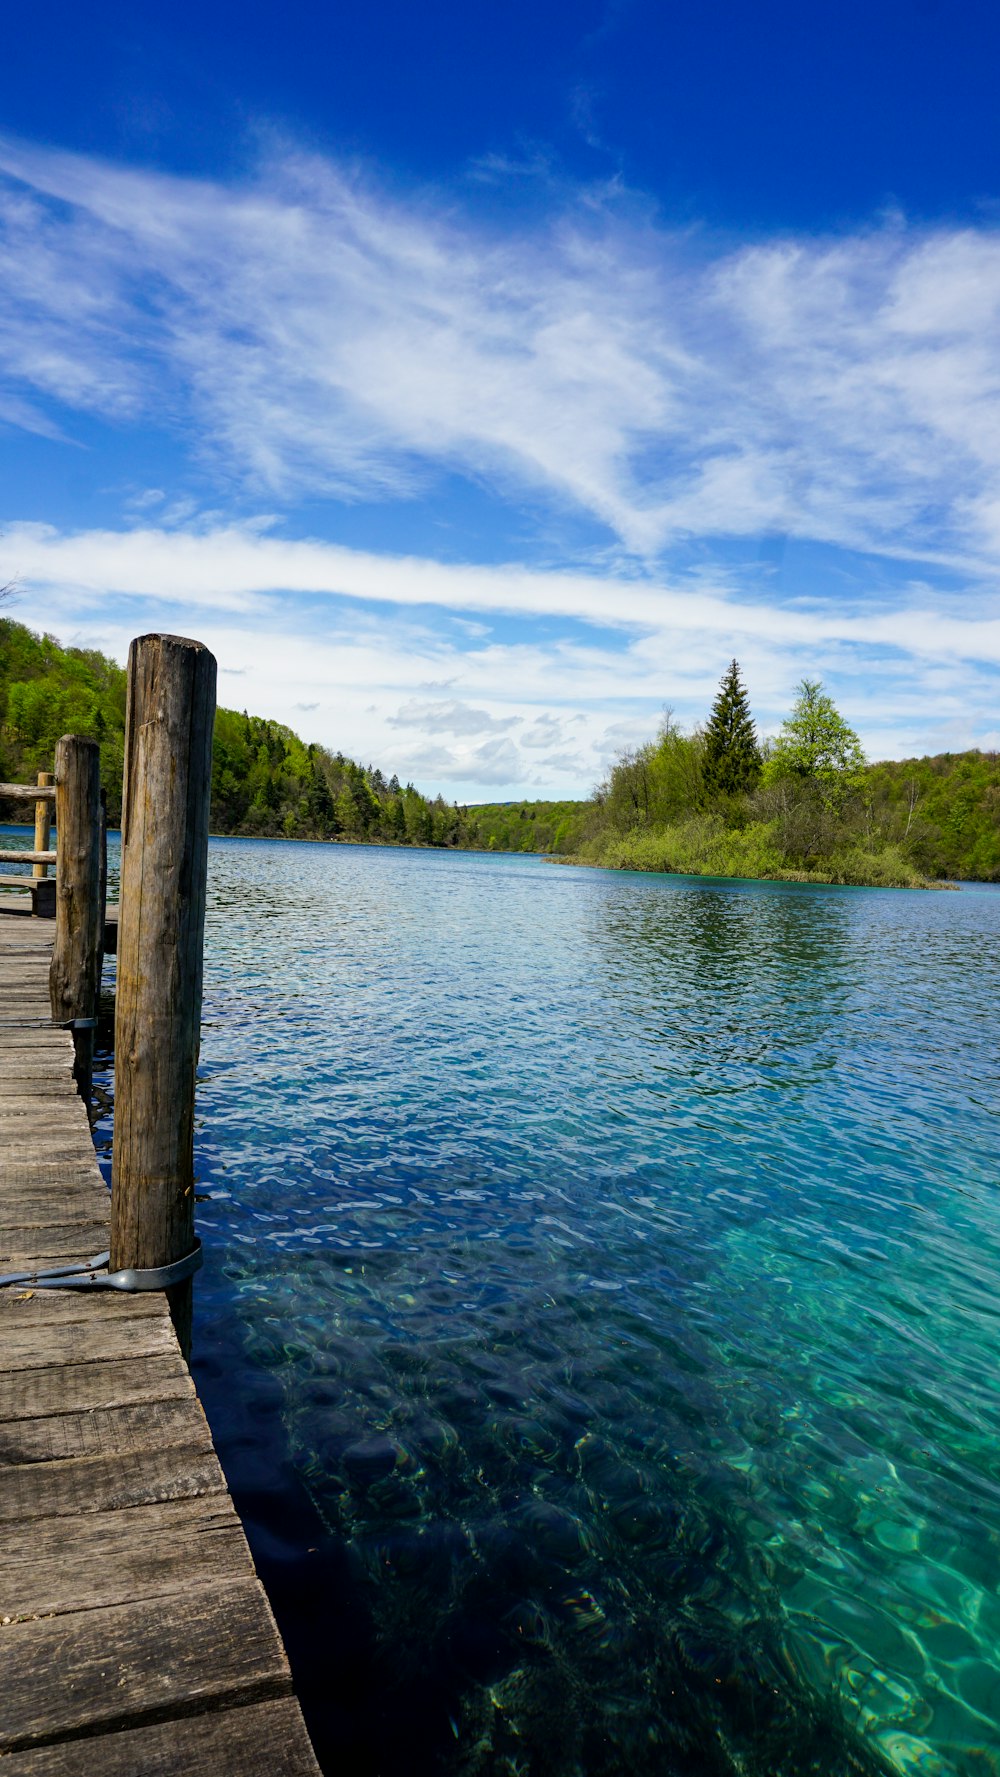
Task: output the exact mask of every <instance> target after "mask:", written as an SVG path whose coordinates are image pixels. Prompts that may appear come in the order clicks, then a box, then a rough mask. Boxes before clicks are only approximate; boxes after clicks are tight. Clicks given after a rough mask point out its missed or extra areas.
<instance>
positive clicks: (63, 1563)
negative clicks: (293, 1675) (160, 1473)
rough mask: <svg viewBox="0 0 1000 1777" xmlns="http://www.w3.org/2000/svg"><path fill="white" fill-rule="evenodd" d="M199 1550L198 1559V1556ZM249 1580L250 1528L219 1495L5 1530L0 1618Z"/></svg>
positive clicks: (45, 1520)
mask: <svg viewBox="0 0 1000 1777" xmlns="http://www.w3.org/2000/svg"><path fill="white" fill-rule="evenodd" d="M192 1557H193V1559H192ZM192 1569H194V1571H195V1573H196V1576H197V1579H196V1583H197V1586H198V1587H199V1588H203V1587H205V1586H211V1585H216V1584H218V1583H219V1582H222V1581H226V1580H239V1579H246V1578H247V1576H248V1573H249V1553H248V1550H247V1545H246V1538H245V1537H244V1535H243V1527H242V1525H241V1524H240V1521H239V1519H238V1518H237V1516H236V1513H235V1512H234V1511H233V1508H232V1506H231V1504H230V1502H229V1500H228V1499H223V1498H221V1497H220V1496H219V1495H218V1494H215V1495H205V1496H203V1497H201V1498H198V1499H183V1500H171V1501H168V1502H167V1503H165V1504H160V1505H148V1506H131V1507H130V1508H129V1509H128V1510H127V1511H122V1512H105V1513H102V1514H101V1515H100V1516H98V1517H92V1518H73V1519H67V1518H36V1519H35V1520H34V1521H33V1522H32V1523H30V1524H25V1525H13V1526H8V1527H7V1529H6V1530H5V1532H4V1563H3V1575H2V1580H0V1617H20V1618H22V1620H25V1621H27V1620H30V1619H32V1618H35V1617H42V1616H50V1615H53V1614H54V1613H55V1612H57V1611H63V1612H66V1611H74V1610H94V1609H96V1608H98V1607H99V1606H101V1605H108V1604H128V1603H129V1602H130V1601H132V1600H134V1599H138V1598H160V1597H166V1596H167V1595H168V1594H170V1593H171V1592H174V1593H177V1592H186V1591H188V1590H189V1588H190V1586H191V1583H192Z"/></svg>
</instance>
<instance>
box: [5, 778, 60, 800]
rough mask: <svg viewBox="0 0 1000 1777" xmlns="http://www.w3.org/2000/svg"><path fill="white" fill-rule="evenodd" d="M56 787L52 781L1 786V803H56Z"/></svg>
mask: <svg viewBox="0 0 1000 1777" xmlns="http://www.w3.org/2000/svg"><path fill="white" fill-rule="evenodd" d="M55 799H56V792H55V785H54V784H52V782H51V779H50V780H49V782H48V783H46V784H42V783H41V782H39V783H37V784H0V802H54V801H55Z"/></svg>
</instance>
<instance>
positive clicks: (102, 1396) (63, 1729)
mask: <svg viewBox="0 0 1000 1777" xmlns="http://www.w3.org/2000/svg"><path fill="white" fill-rule="evenodd" d="M31 788H32V790H33V789H34V787H33V786H31ZM36 849H37V848H36ZM20 855H21V857H22V858H23V857H25V854H23V853H22V854H20ZM26 886H27V881H26ZM99 898H100V899H101V900H103V896H101V897H99ZM11 900H15V901H16V897H8V898H6V903H5V898H3V897H0V908H3V910H4V911H7V910H8V908H9V907H10V904H11ZM28 905H29V903H28V901H27V896H25V909H27V907H28ZM111 929H112V930H113V929H114V926H113V924H112V927H111ZM44 932H45V928H44V926H43V925H42V924H41V923H40V922H38V921H36V920H33V919H30V918H27V917H25V914H24V913H20V912H19V913H18V914H16V915H15V917H12V918H8V919H6V920H0V1272H2V1271H4V1270H8V1269H9V1270H13V1269H28V1268H29V1267H30V1266H34V1265H45V1264H51V1263H58V1262H60V1261H61V1260H63V1261H65V1260H69V1259H71V1258H80V1259H83V1258H88V1257H90V1256H91V1255H92V1254H93V1253H95V1252H98V1251H101V1250H104V1249H106V1248H107V1246H108V1245H109V1237H108V1235H109V1228H108V1222H109V1203H110V1200H109V1194H108V1191H107V1188H106V1186H105V1184H104V1182H103V1180H102V1178H101V1176H100V1173H99V1171H98V1168H97V1165H96V1158H95V1154H94V1147H93V1140H92V1136H91V1131H90V1124H89V1120H88V1117H87V1112H86V1108H85V1105H84V1103H83V1101H82V1099H81V1098H80V1097H78V1096H77V1094H76V1092H75V1090H74V1088H73V1085H72V1069H73V1041H72V1038H71V1036H70V1035H69V1033H68V1032H63V1031H59V1030H55V1029H53V1028H52V1027H51V1024H50V1022H49V1020H50V1018H51V1013H50V1010H49V999H48V964H49V959H50V956H51V952H52V942H51V933H46V934H45V936H43V933H44ZM0 1673H2V1677H0V1758H2V1760H3V1767H4V1769H5V1771H7V1772H10V1773H11V1777H17V1773H18V1771H20V1772H21V1773H22V1777H45V1774H46V1773H49V1774H50V1777H54V1774H55V1773H59V1774H60V1777H66V1774H67V1773H72V1772H74V1771H76V1772H79V1773H80V1777H84V1773H85V1774H86V1777H92V1774H93V1768H94V1765H95V1763H97V1762H99V1763H100V1765H101V1766H102V1767H103V1771H104V1774H105V1777H109V1774H110V1777H115V1774H116V1773H117V1777H126V1774H127V1777H139V1773H140V1772H141V1773H142V1777H147V1773H152V1777H156V1773H157V1772H161V1773H162V1774H163V1777H167V1774H169V1773H176V1774H177V1777H180V1774H181V1773H182V1772H183V1773H185V1774H189V1773H195V1777H197V1773H198V1772H204V1773H205V1777H209V1773H210V1774H211V1777H227V1773H232V1777H251V1773H253V1777H257V1773H258V1772H259V1771H261V1770H267V1772H268V1777H281V1774H282V1773H287V1777H319V1768H318V1766H317V1764H316V1761H315V1758H314V1755H313V1753H312V1750H311V1748H310V1746H309V1743H308V1738H307V1736H306V1733H305V1727H304V1723H303V1721H302V1717H301V1713H300V1712H299V1709H298V1706H297V1705H296V1704H295V1702H294V1700H293V1699H292V1698H291V1697H290V1695H289V1692H290V1680H289V1675H288V1668H287V1662H286V1661H285V1658H284V1653H283V1650H282V1648H281V1644H280V1640H279V1638H278V1635H277V1630H276V1628H275V1626H274V1622H273V1619H272V1617H271V1615H270V1611H269V1609H268V1606H267V1602H266V1599H265V1598H264V1595H263V1593H262V1591H261V1589H260V1586H259V1584H258V1582H257V1581H256V1578H255V1577H254V1574H253V1566H252V1563H251V1561H250V1557H249V1551H248V1549H247V1547H246V1539H245V1537H244V1535H243V1531H242V1527H241V1525H240V1523H239V1520H238V1518H237V1516H236V1514H235V1512H234V1510H233V1507H232V1502H231V1501H230V1499H229V1497H228V1493H227V1491H226V1485H225V1480H224V1477H223V1474H222V1470H221V1468H220V1466H219V1463H218V1459H217V1457H216V1455H215V1453H214V1450H213V1448H212V1441H211V1434H210V1432H209V1428H208V1425H207V1423H206V1421H205V1417H204V1413H203V1410H202V1408H201V1405H200V1402H199V1401H198V1398H197V1395H196V1393H195V1389H194V1384H193V1382H192V1380H191V1377H190V1374H189V1372H188V1370H187V1367H186V1365H185V1363H184V1361H183V1358H182V1356H181V1353H180V1350H179V1347H178V1344H177V1339H176V1335H175V1332H174V1329H173V1326H172V1324H171V1321H170V1317H169V1314H168V1312H167V1304H166V1300H165V1297H164V1296H163V1295H160V1294H154V1293H151V1294H149V1295H136V1296H129V1295H119V1294H115V1293H111V1292H108V1293H103V1292H102V1293H100V1294H97V1293H94V1294H90V1295H85V1294H78V1293H72V1292H69V1291H66V1292H48V1291H42V1290H34V1291H32V1290H31V1289H30V1288H29V1287H15V1288H13V1289H10V1290H3V1291H0ZM264 1699H266V1701H265V1700H264ZM161 1723H162V1724H163V1725H159V1724H161Z"/></svg>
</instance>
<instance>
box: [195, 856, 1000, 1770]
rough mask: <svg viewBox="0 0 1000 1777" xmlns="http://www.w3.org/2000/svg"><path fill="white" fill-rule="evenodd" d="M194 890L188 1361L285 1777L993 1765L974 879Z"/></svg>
mask: <svg viewBox="0 0 1000 1777" xmlns="http://www.w3.org/2000/svg"><path fill="white" fill-rule="evenodd" d="M209 899H210V910H209V930H208V940H207V954H206V995H205V1012H204V1019H205V1024H204V1037H203V1049H202V1085H201V1091H200V1099H199V1121H198V1134H197V1148H198V1168H199V1176H200V1180H201V1186H202V1188H203V1189H205V1190H210V1191H212V1192H214V1193H226V1195H224V1196H218V1195H217V1196H216V1197H215V1198H214V1199H213V1201H211V1202H206V1203H203V1204H202V1205H201V1232H202V1234H203V1236H204V1237H205V1239H206V1245H207V1263H206V1269H205V1272H204V1273H203V1274H202V1277H201V1278H200V1279H199V1285H198V1295H197V1306H196V1351H195V1371H196V1376H197V1380H198V1383H199V1387H200V1389H201V1392H202V1396H203V1399H204V1400H205V1402H206V1405H207V1407H208V1411H209V1416H210V1419H211V1421H212V1425H213V1430H214V1431H215V1433H216V1438H217V1442H218V1444H219V1447H220V1452H221V1454H222V1456H223V1461H224V1463H225V1465H226V1469H227V1473H228V1475H229V1478H230V1481H231V1484H232V1486H233V1489H234V1493H235V1495H236V1498H237V1502H238V1504H239V1505H240V1508H241V1511H242V1512H243V1515H244V1518H245V1521H246V1523H247V1526H248V1530H249V1532H250V1535H251V1541H252V1543H253V1545H254V1551H255V1554H256V1556H257V1559H258V1563H259V1565H260V1567H261V1570H262V1572H263V1573H264V1575H265V1578H266V1580H267V1583H268V1586H269V1589H270V1590H271V1592H272V1596H273V1598H274V1601H275V1605H276V1608H277V1610H278V1613H279V1618H280V1620H281V1624H282V1628H283V1632H284V1633H285V1636H286V1642H287V1644H288V1645H289V1648H290V1651H291V1653H292V1657H293V1662H294V1663H295V1666H296V1671H297V1679H298V1682H299V1686H300V1689H301V1691H302V1692H303V1694H304V1698H305V1701H306V1703H307V1706H308V1708H309V1711H310V1715H311V1724H312V1726H313V1729H314V1733H315V1735H316V1738H317V1742H318V1745H319V1747H320V1750H321V1752H323V1753H324V1756H327V1757H328V1758H329V1764H330V1768H331V1769H332V1768H334V1762H335V1759H337V1760H339V1761H340V1762H339V1764H338V1765H337V1768H338V1769H346V1770H350V1771H357V1772H359V1773H362V1772H364V1773H368V1772H372V1773H374V1772H382V1773H386V1774H392V1777H394V1774H395V1773H397V1772H408V1773H409V1772H413V1773H420V1772H427V1773H432V1772H433V1773H438V1772H440V1773H449V1774H451V1773H462V1774H469V1777H471V1774H473V1773H480V1772H483V1773H486V1772H488V1773H510V1774H511V1777H513V1774H514V1773H522V1774H526V1773H532V1774H541V1773H545V1777H548V1774H549V1773H552V1774H554V1777H561V1774H562V1773H566V1774H567V1777H568V1774H570V1773H573V1774H576V1773H586V1774H587V1777H592V1774H598V1773H600V1774H602V1777H603V1774H605V1773H607V1774H609V1777H610V1774H611V1773H618V1772H623V1771H626V1770H628V1771H636V1772H649V1773H654V1772H655V1773H664V1774H670V1777H673V1774H674V1773H685V1774H687V1773H691V1774H692V1777H693V1774H695V1773H713V1772H716V1771H718V1772H720V1773H721V1772H736V1771H740V1772H748V1773H754V1774H756V1777H777V1774H778V1773H787V1774H788V1777H800V1774H802V1773H807V1772H815V1773H817V1774H819V1773H823V1774H827V1773H830V1774H833V1773H838V1774H839V1773H841V1772H847V1771H859V1772H862V1771H880V1770H888V1771H899V1772H914V1773H915V1772H920V1773H961V1774H963V1777H965V1774H973V1773H976V1774H979V1773H983V1774H989V1773H997V1772H1000V1667H998V1655H1000V1441H998V1433H1000V1362H998V1360H1000V1307H998V1291H997V1279H998V1277H1000V1193H998V1183H1000V1180H998V1165H997V1139H996V1138H997V1107H998V1087H997V1082H998V1079H1000V1067H998V1056H997V1042H996V1035H995V1031H996V1005H997V998H998V988H1000V980H998V976H1000V963H998V955H1000V949H998V938H1000V893H998V892H997V891H995V890H989V889H984V890H976V889H966V890H964V891H963V892H962V893H961V894H915V893H898V892H897V893H893V892H877V891H851V890H837V889H821V888H819V889H818V888H813V887H809V888H803V887H799V886H796V885H776V884H750V883H706V882H704V881H700V880H698V881H695V880H692V879H679V878H651V877H639V876H619V875H605V874H603V873H600V872H596V871H580V870H571V869H567V868H562V867H558V866H553V865H551V864H547V863H545V862H543V861H542V860H539V859H529V858H520V857H519V858H505V857H485V856H481V855H470V854H439V853H430V852H417V853H411V852H406V851H380V850H366V849H361V848H348V847H330V848H326V847H316V846H306V845H291V844H275V843H270V844H269V843H267V842H259V841H254V842H248V841H218V842H214V843H213V846H212V851H211V860H210V894H209Z"/></svg>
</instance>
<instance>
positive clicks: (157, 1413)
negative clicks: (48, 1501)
mask: <svg viewBox="0 0 1000 1777" xmlns="http://www.w3.org/2000/svg"><path fill="white" fill-rule="evenodd" d="M87 1367H93V1366H87ZM35 1374H36V1375H38V1374H39V1372H38V1371H36V1372H35ZM60 1405H61V1403H60ZM168 1444H183V1445H184V1446H185V1448H187V1449H195V1448H197V1449H201V1450H210V1449H211V1448H212V1439H211V1434H210V1432H209V1429H208V1424H207V1421H206V1419H205V1415H204V1413H203V1411H202V1408H201V1403H200V1402H199V1401H198V1400H197V1399H188V1400H173V1401H158V1400H151V1399H146V1400H142V1401H138V1402H135V1403H134V1404H133V1405H132V1406H130V1407H110V1406H108V1407H105V1406H100V1405H95V1406H93V1407H88V1408H87V1409H86V1410H85V1411H84V1412H82V1413H67V1412H63V1411H57V1412H55V1413H54V1414H52V1415H51V1416H50V1417H49V1418H46V1419H41V1418H35V1419H19V1420H14V1421H6V1422H4V1421H0V1468H3V1467H6V1466H8V1465H10V1466H14V1465H16V1464H18V1463H25V1462H68V1461H72V1460H73V1458H75V1457H77V1456H101V1455H108V1454H112V1455H113V1454H118V1455H121V1454H122V1453H123V1452H128V1451H133V1450H161V1449H163V1448H164V1447H165V1446H166V1445H168Z"/></svg>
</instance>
